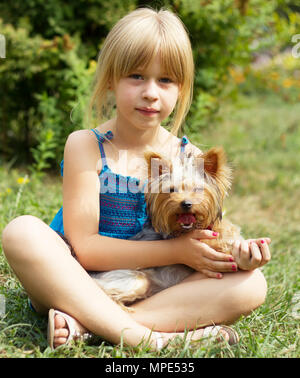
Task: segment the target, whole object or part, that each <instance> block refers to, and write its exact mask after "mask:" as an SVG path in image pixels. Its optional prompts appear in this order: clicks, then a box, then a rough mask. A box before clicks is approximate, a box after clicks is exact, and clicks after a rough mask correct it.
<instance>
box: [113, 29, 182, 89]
mask: <svg viewBox="0 0 300 378" xmlns="http://www.w3.org/2000/svg"><path fill="white" fill-rule="evenodd" d="M167 42H169V41H167ZM157 54H159V55H160V59H161V65H162V67H163V70H164V71H165V72H164V73H165V74H167V75H168V76H170V77H171V78H172V79H173V80H175V81H176V82H178V83H180V84H181V83H183V80H184V79H183V74H182V73H183V72H184V69H183V67H182V62H183V59H182V57H181V56H180V51H178V46H176V45H175V46H172V45H171V43H166V42H165V41H163V39H162V38H161V37H159V36H157V37H156V36H155V32H153V33H152V34H151V36H150V35H142V36H140V37H136V38H135V40H134V41H133V43H131V44H130V45H128V44H127V46H123V49H122V51H119V57H118V59H116V62H117V64H116V66H115V75H114V76H115V79H117V80H118V79H120V78H121V77H126V76H128V75H129V74H130V73H132V72H134V71H135V70H137V69H144V68H146V67H147V66H149V65H150V64H151V63H152V61H153V60H154V59H155V57H156V56H157Z"/></svg>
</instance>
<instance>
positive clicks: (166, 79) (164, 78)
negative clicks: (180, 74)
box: [159, 77, 172, 84]
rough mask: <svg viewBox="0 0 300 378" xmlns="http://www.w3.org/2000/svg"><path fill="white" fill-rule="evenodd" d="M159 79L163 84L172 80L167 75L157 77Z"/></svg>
mask: <svg viewBox="0 0 300 378" xmlns="http://www.w3.org/2000/svg"><path fill="white" fill-rule="evenodd" d="M159 80H160V81H162V82H163V83H164V84H169V83H172V80H171V79H169V78H168V77H162V78H161V79H159Z"/></svg>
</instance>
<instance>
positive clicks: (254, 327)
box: [0, 96, 300, 358]
mask: <svg viewBox="0 0 300 378" xmlns="http://www.w3.org/2000/svg"><path fill="white" fill-rule="evenodd" d="M299 114H300V104H289V103H285V102H283V101H282V100H280V99H279V98H276V97H274V96H266V97H262V96H257V97H241V98H240V99H239V102H238V103H237V104H235V105H234V106H233V105H231V104H224V105H223V108H222V111H221V115H222V119H221V120H220V121H219V122H218V123H217V124H216V125H213V126H211V127H209V128H208V129H207V130H205V131H203V132H200V133H198V134H193V135H189V137H190V138H191V139H192V141H193V142H194V143H196V144H197V145H198V146H199V147H200V148H202V149H203V150H204V149H207V148H208V147H210V146H213V145H223V146H224V147H225V149H226V151H227V154H228V156H229V160H230V161H231V163H232V165H233V167H234V172H235V179H234V185H233V188H232V191H231V194H230V197H229V198H228V199H227V201H226V211H227V216H228V217H229V218H230V219H231V220H232V221H233V222H236V223H237V224H239V225H240V226H241V227H242V230H243V234H244V236H245V237H246V238H248V237H261V236H269V237H271V238H272V245H271V251H272V260H271V261H270V262H269V263H268V264H267V265H265V266H264V267H263V272H264V274H265V277H266V279H267V282H268V296H267V299H266V302H265V303H264V304H263V305H262V306H261V307H260V308H259V309H257V310H256V311H254V312H253V313H252V314H251V315H250V316H248V317H246V318H241V319H240V320H239V321H238V322H237V323H236V324H235V326H234V327H235V329H236V330H237V331H238V333H239V334H240V336H241V340H240V343H239V344H238V345H236V346H234V347H231V348H230V347H228V346H227V345H225V344H223V345H222V344H221V345H220V344H215V343H207V342H203V343H202V344H197V345H190V346H187V345H184V343H182V342H181V341H179V340H177V341H174V342H173V343H172V344H171V346H170V348H168V349H167V350H164V351H161V352H160V353H152V352H150V351H149V350H148V349H147V348H130V347H126V346H124V345H122V344H121V345H118V346H112V345H110V344H108V343H106V342H103V341H101V340H99V342H98V344H97V345H85V344H83V343H78V342H77V343H73V344H72V346H70V347H68V348H60V349H58V350H55V351H51V350H50V349H49V348H48V347H47V341H46V327H47V320H46V319H45V318H44V317H41V316H37V315H35V314H33V313H32V312H31V311H30V310H29V308H28V306H27V297H26V294H25V292H24V290H23V288H22V287H21V286H20V284H19V282H18V280H17V279H16V277H15V276H14V274H13V272H12V271H11V269H10V268H9V266H8V264H7V262H6V260H5V258H4V256H3V253H2V250H1V249H0V295H2V298H3V297H5V302H6V311H5V314H4V316H2V318H0V357H100V358H103V357H172V358H173V357H184V358H191V357H194V358H198V357H229V358H232V357H242V358H245V357H257V358H262V357H264V358H271V357H273V358H274V357H288V358H294V357H299V356H300V345H299V344H300V343H299V317H300V315H299V312H297V309H298V308H299V294H300V281H299V266H300V232H299V231H300V204H299V202H298V201H299V198H300V191H299V187H300V185H299V184H300V159H299V150H300V126H299V125H300V123H299V119H298V118H297V117H299ZM25 175H26V170H22V169H20V168H19V169H14V168H13V169H12V168H9V165H6V166H2V167H0V233H2V230H3V228H4V227H5V225H6V224H7V223H8V222H9V221H10V220H11V219H13V218H14V217H16V216H18V215H21V214H32V215H35V216H37V217H39V218H41V219H43V220H44V221H45V222H46V223H49V222H50V221H51V220H52V218H53V216H54V214H55V213H56V211H57V209H58V208H59V207H60V205H61V201H62V193H61V179H60V178H59V170H58V172H57V176H55V177H53V176H47V177H45V179H43V180H38V179H35V178H33V177H32V176H30V175H29V180H30V181H29V182H27V183H26V180H24V177H25ZM22 178H23V179H22ZM297 295H298V299H297ZM297 300H298V302H297ZM0 309H1V304H0Z"/></svg>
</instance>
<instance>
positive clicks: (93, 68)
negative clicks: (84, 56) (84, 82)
mask: <svg viewBox="0 0 300 378" xmlns="http://www.w3.org/2000/svg"><path fill="white" fill-rule="evenodd" d="M89 63H90V64H89V67H88V73H89V74H93V73H94V72H95V71H96V67H97V62H96V61H95V60H93V59H92V60H90V62H89Z"/></svg>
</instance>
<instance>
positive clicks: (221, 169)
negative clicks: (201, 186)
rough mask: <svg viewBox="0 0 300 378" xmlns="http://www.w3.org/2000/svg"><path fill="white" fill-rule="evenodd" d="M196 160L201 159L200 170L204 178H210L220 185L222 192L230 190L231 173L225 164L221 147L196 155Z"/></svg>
mask: <svg viewBox="0 0 300 378" xmlns="http://www.w3.org/2000/svg"><path fill="white" fill-rule="evenodd" d="M197 159H200V161H201V159H202V170H204V177H205V176H206V178H207V179H209V177H210V178H212V179H214V180H216V182H218V183H219V185H221V187H222V188H223V190H224V192H225V191H227V190H228V189H229V188H230V185H231V178H232V171H231V168H230V166H229V165H228V164H227V158H226V154H225V151H224V149H223V148H222V147H213V148H211V149H209V150H208V151H206V152H205V153H203V154H202V155H201V154H200V155H198V156H197Z"/></svg>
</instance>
